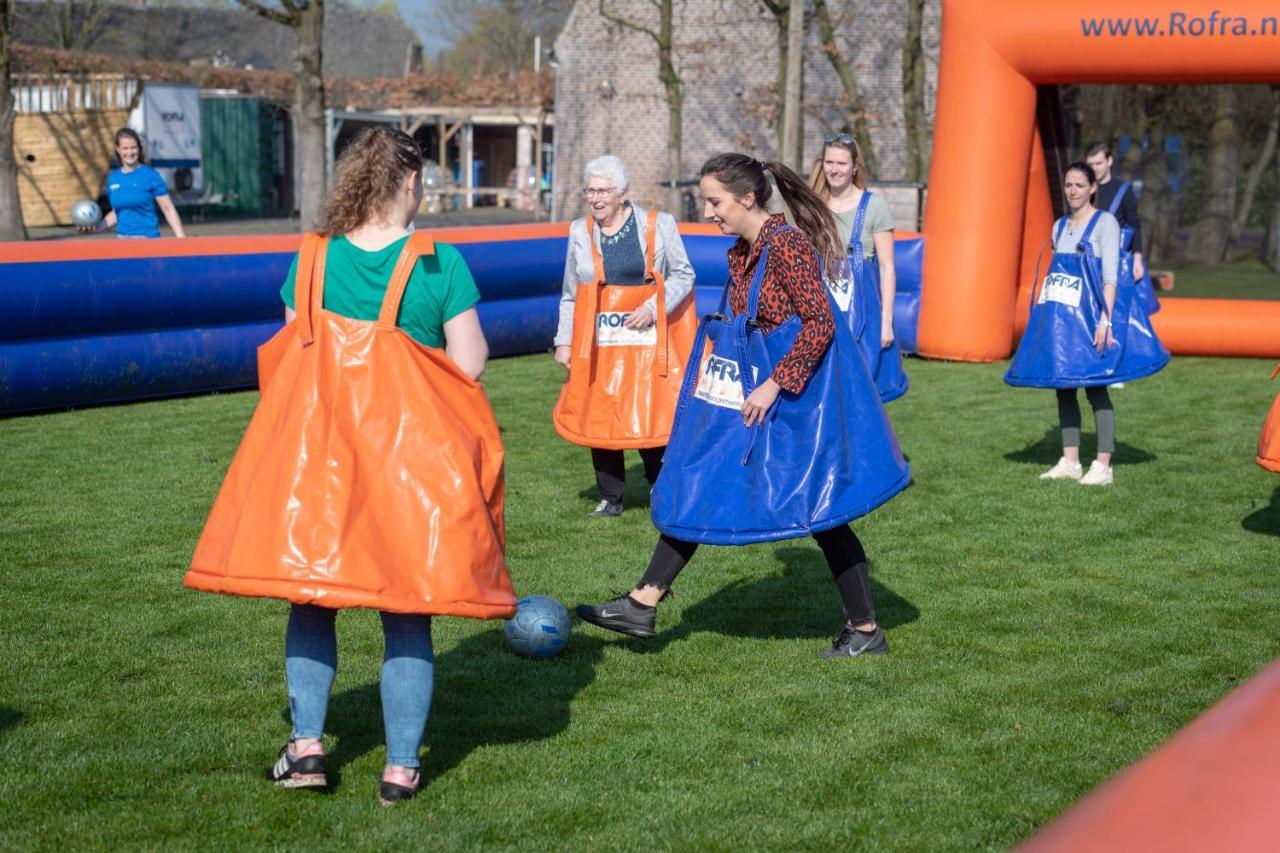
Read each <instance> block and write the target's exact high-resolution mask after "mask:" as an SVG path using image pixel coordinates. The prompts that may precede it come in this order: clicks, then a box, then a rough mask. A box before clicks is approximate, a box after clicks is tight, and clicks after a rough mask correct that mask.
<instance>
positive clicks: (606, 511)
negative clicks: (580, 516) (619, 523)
mask: <svg viewBox="0 0 1280 853" xmlns="http://www.w3.org/2000/svg"><path fill="white" fill-rule="evenodd" d="M618 515H622V504H620V503H616V504H611V503H609V502H608V501H600V503H598V504H596V508H595V509H593V510H591V512H589V513H587V518H613V517H614V516H618Z"/></svg>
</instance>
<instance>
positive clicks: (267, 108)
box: [200, 95, 277, 216]
mask: <svg viewBox="0 0 1280 853" xmlns="http://www.w3.org/2000/svg"><path fill="white" fill-rule="evenodd" d="M276 111H277V108H276V107H275V106H273V105H271V104H269V103H265V102H264V101H263V100H262V99H261V98H255V97H252V96H246V95H202V96H201V97H200V125H201V135H202V140H201V146H200V149H201V154H202V156H203V158H204V163H203V165H204V196H205V197H206V198H207V199H209V202H208V203H207V205H206V207H205V210H206V213H210V214H215V215H216V214H226V215H232V216H271V215H273V214H274V213H275V209H274V208H275V206H276V205H275V192H274V190H273V180H272V177H273V175H272V163H273V158H272V152H271V145H272V138H271V132H272V122H273V120H274V118H275V113H276Z"/></svg>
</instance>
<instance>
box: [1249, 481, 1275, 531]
mask: <svg viewBox="0 0 1280 853" xmlns="http://www.w3.org/2000/svg"><path fill="white" fill-rule="evenodd" d="M1240 526H1241V527H1243V528H1244V529H1245V530H1248V531H1249V532H1250V533H1263V534H1266V535H1268V536H1280V489H1276V490H1275V492H1274V493H1273V494H1272V495H1271V503H1270V504H1268V505H1267V506H1264V507H1263V508H1262V509H1259V510H1255V511H1253V512H1251V513H1249V514H1248V515H1246V516H1245V517H1244V518H1243V519H1242V520H1241V521H1240Z"/></svg>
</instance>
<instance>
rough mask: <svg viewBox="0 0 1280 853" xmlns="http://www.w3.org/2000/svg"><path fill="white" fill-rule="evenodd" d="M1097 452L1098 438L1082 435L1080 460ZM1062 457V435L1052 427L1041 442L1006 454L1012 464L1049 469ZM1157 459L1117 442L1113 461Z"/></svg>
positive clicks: (1118, 463)
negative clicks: (1020, 463)
mask: <svg viewBox="0 0 1280 853" xmlns="http://www.w3.org/2000/svg"><path fill="white" fill-rule="evenodd" d="M1097 452H1098V437H1097V436H1096V435H1094V434H1093V433H1082V434H1081V436H1080V458H1081V459H1083V460H1089V459H1092V458H1093V457H1094V456H1095V455H1096V454H1097ZM1061 456H1062V433H1061V432H1059V430H1058V429H1057V428H1056V427H1050V428H1049V429H1047V430H1045V433H1044V435H1043V436H1042V437H1041V438H1040V440H1039V441H1036V442H1033V443H1031V444H1028V445H1027V446H1026V447H1024V448H1022V449H1021V450H1015V451H1013V452H1012V453H1006V454H1005V455H1004V458H1005V459H1008V460H1009V461H1010V462H1024V463H1030V464H1033V465H1043V466H1045V467H1046V468H1047V467H1049V466H1050V465H1053V464H1054V463H1055V462H1057V461H1058V459H1059V458H1061ZM1157 458H1158V457H1157V456H1156V455H1155V454H1154V453H1149V452H1148V451H1146V450H1143V449H1142V448H1141V447H1134V446H1133V445H1132V444H1126V443H1124V442H1123V441H1117V442H1116V452H1115V455H1114V456H1113V457H1112V461H1113V462H1115V463H1116V464H1117V465H1141V464H1143V463H1144V462H1154V461H1156V459H1157Z"/></svg>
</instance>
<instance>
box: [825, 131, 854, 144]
mask: <svg viewBox="0 0 1280 853" xmlns="http://www.w3.org/2000/svg"><path fill="white" fill-rule="evenodd" d="M822 141H823V143H824V144H826V145H830V144H831V143H833V142H839V143H840V144H841V145H852V144H853V134H851V133H828V134H827V135H826V136H824V137H822Z"/></svg>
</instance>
